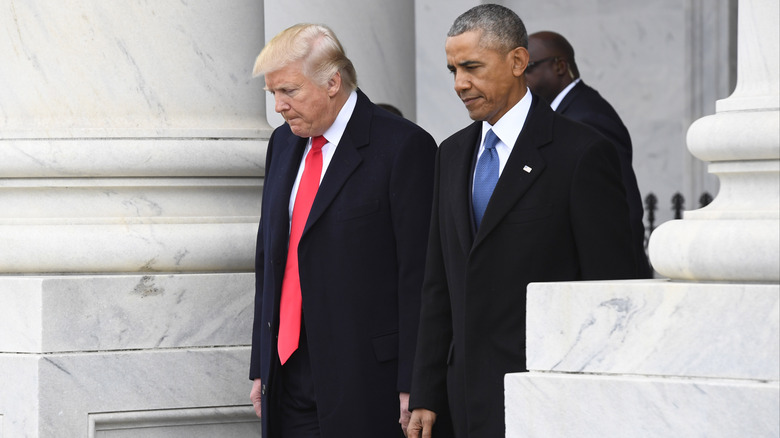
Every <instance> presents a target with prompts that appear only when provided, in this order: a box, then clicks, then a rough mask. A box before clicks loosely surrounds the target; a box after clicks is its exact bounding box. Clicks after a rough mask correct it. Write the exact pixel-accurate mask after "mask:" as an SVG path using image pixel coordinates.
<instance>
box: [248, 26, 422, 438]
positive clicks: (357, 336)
mask: <svg viewBox="0 0 780 438" xmlns="http://www.w3.org/2000/svg"><path fill="white" fill-rule="evenodd" d="M254 73H255V75H263V76H265V88H266V90H268V92H269V93H271V95H273V97H274V100H275V110H276V111H277V112H278V113H280V114H281V115H282V116H283V117H284V119H285V121H286V123H285V124H284V125H282V126H280V127H279V128H277V129H276V130H274V132H273V134H272V135H271V139H270V141H269V144H268V151H267V154H266V167H265V171H266V173H265V185H264V188H263V201H262V216H261V220H260V228H259V231H258V239H257V258H256V275H257V283H256V284H257V286H256V294H255V306H256V307H255V321H254V330H253V337H252V358H251V364H250V378H251V379H252V380H253V381H254V384H253V387H252V391H251V394H250V398H251V400H252V402H253V404H254V406H255V410H256V412H257V414H258V416H260V417H261V418H262V419H263V436H267V437H282V438H290V437H295V438H297V437H323V438H325V437H336V436H339V437H358V436H360V437H363V436H370V437H380V438H381V437H388V438H389V437H399V436H403V431H402V428H403V429H404V430H405V427H406V425H407V424H408V419H409V415H410V414H409V411H408V399H409V395H408V393H409V389H410V386H411V372H412V360H413V356H414V351H415V342H416V338H417V325H418V322H419V308H420V289H421V285H422V275H423V268H424V264H425V263H424V259H425V248H426V239H427V234H428V225H429V220H430V206H431V194H432V187H433V170H434V169H433V162H434V156H435V153H436V144H435V142H434V140H433V138H432V137H431V136H430V135H429V134H428V133H426V132H425V131H424V130H422V129H421V128H419V127H418V126H416V125H415V124H413V123H412V122H410V121H408V120H405V119H403V118H401V117H398V116H395V115H393V114H390V113H389V112H387V111H385V110H383V109H381V108H379V107H378V106H376V105H375V104H373V103H371V101H370V100H369V99H368V97H366V95H365V94H363V93H362V92H361V91H360V90H359V89H358V88H357V75H356V73H355V69H354V67H353V66H352V63H351V62H350V60H349V58H347V57H346V55H345V54H344V50H343V48H342V46H341V44H340V43H339V41H338V39H337V38H336V36H335V35H334V34H333V32H332V31H331V30H330V29H329V28H327V27H325V26H321V25H313V24H299V25H296V26H293V27H290V28H288V29H286V30H284V31H283V32H281V33H280V34H279V35H277V36H276V37H275V38H274V39H273V40H271V42H270V43H268V45H267V46H266V47H265V48H264V49H263V51H262V52H261V53H260V55H259V56H258V58H257V61H256V63H255V69H254ZM399 422H400V423H401V425H400V427H399Z"/></svg>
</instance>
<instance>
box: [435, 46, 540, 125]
mask: <svg viewBox="0 0 780 438" xmlns="http://www.w3.org/2000/svg"><path fill="white" fill-rule="evenodd" d="M481 35H482V31H469V32H464V33H462V34H460V35H457V36H453V37H448V38H447V42H446V43H445V45H444V50H445V52H446V53H447V68H449V70H450V72H452V74H453V75H454V77H455V92H456V93H458V97H460V99H461V100H462V101H463V103H464V104H465V105H466V109H467V110H468V112H469V117H471V118H472V119H473V120H483V121H487V122H488V123H490V124H491V125H494V124H495V123H496V122H497V121H498V120H499V119H500V118H501V117H502V116H503V115H504V114H506V112H507V111H509V110H510V109H511V108H512V107H513V106H514V105H515V103H517V102H518V101H519V100H520V99H522V97H523V96H524V95H525V83H524V82H523V80H522V72H523V69H524V68H525V63H526V62H527V61H528V56H527V52H525V49H522V48H519V49H515V50H513V51H510V52H509V53H507V54H502V53H501V52H499V51H498V50H495V49H491V48H487V47H482V46H480V44H479V41H480V37H481ZM518 51H520V53H519V54H518ZM523 57H524V58H523Z"/></svg>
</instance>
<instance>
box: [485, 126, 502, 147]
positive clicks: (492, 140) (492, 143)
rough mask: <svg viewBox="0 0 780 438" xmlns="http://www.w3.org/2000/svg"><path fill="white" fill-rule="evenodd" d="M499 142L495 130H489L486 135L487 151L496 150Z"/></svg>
mask: <svg viewBox="0 0 780 438" xmlns="http://www.w3.org/2000/svg"><path fill="white" fill-rule="evenodd" d="M498 141H499V140H498V136H496V134H495V133H494V132H493V130H492V129H490V130H488V132H487V134H485V149H488V150H490V149H495V148H496V145H497V144H498Z"/></svg>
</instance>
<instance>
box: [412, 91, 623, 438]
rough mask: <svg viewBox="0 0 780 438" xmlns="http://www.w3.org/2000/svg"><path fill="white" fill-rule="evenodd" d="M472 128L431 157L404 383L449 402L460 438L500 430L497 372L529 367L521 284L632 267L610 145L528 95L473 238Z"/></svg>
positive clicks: (416, 399)
mask: <svg viewBox="0 0 780 438" xmlns="http://www.w3.org/2000/svg"><path fill="white" fill-rule="evenodd" d="M480 132H481V122H477V123H474V124H472V125H470V126H469V127H467V128H465V129H463V130H461V131H459V132H458V133H456V134H454V135H453V136H451V137H450V138H448V139H447V140H445V141H444V142H443V143H442V144H441V146H440V148H439V153H438V155H437V160H436V176H435V182H434V203H433V212H432V219H431V232H430V241H429V247H428V256H427V265H426V273H425V282H424V285H423V296H422V300H423V301H422V310H421V312H422V315H421V320H420V332H419V340H418V346H417V356H416V358H415V369H414V377H413V383H412V399H411V407H412V408H418V407H421V408H427V409H430V410H433V411H435V412H446V411H447V408H448V407H449V409H450V411H451V415H452V417H453V421H454V425H455V429H456V436H457V437H459V438H464V437H471V438H484V437H502V436H504V435H503V434H504V392H503V388H504V384H503V382H504V374H505V373H509V372H518V371H524V370H525V369H526V362H525V320H526V318H525V312H526V286H527V285H528V283H530V282H540V281H568V280H591V279H623V278H634V277H636V275H637V274H636V264H635V262H634V255H633V251H632V246H631V243H630V227H629V222H628V207H627V205H626V196H625V190H624V188H623V184H622V182H621V179H620V164H619V163H618V156H617V153H616V152H615V148H614V146H612V144H611V143H609V142H608V141H607V140H606V139H604V138H603V137H602V136H601V135H599V134H598V133H597V132H596V131H594V130H592V129H591V128H588V127H587V126H585V125H582V124H579V123H576V122H572V121H571V120H569V119H566V118H565V117H562V116H560V115H558V114H556V113H554V112H553V111H552V110H551V109H550V107H549V106H548V105H547V104H545V103H541V104H540V99H539V98H538V97H537V96H534V99H533V103H532V105H531V110H530V112H529V114H528V118H527V120H526V122H525V127H524V128H523V130H522V131H521V133H520V136H519V137H518V139H517V142H516V144H515V146H514V148H513V150H512V153H511V155H510V156H509V160H508V162H507V163H506V167H505V168H504V171H503V173H502V174H501V177H500V179H499V180H498V184H497V185H496V188H495V191H494V192H493V196H492V198H491V199H490V203H489V204H488V206H487V209H486V211H485V215H484V217H483V219H482V225H481V226H480V228H479V230H478V232H476V235H475V233H474V231H473V230H474V228H473V221H472V214H471V206H470V199H471V196H470V193H471V175H472V169H473V162H474V156H475V148H477V147H478V144H479V139H480ZM534 310H536V311H539V310H542V311H543V310H544V309H534ZM434 437H437V435H436V434H435V428H434ZM437 438H438V437H437Z"/></svg>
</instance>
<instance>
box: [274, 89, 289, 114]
mask: <svg viewBox="0 0 780 438" xmlns="http://www.w3.org/2000/svg"><path fill="white" fill-rule="evenodd" d="M288 109H290V104H289V103H288V102H287V98H286V97H285V95H284V94H283V93H279V92H276V93H274V111H276V112H277V113H281V112H282V111H286V110H288Z"/></svg>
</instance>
